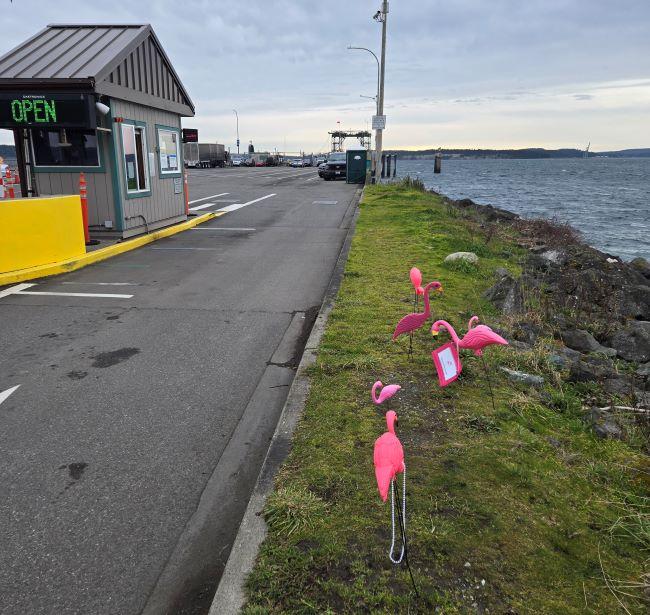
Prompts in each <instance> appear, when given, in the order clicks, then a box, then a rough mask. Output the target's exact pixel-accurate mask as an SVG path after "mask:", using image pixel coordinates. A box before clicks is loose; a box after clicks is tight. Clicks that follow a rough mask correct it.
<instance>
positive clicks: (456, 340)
mask: <svg viewBox="0 0 650 615" xmlns="http://www.w3.org/2000/svg"><path fill="white" fill-rule="evenodd" d="M433 326H434V327H435V328H436V331H437V330H438V329H439V328H440V327H444V328H445V329H447V331H449V335H451V339H452V340H454V343H455V344H456V346H458V344H459V343H460V338H459V337H458V334H457V333H456V330H455V329H454V328H453V327H452V326H451V325H450V324H449V323H448V322H447V321H446V320H437V321H436V322H435V323H434V325H433Z"/></svg>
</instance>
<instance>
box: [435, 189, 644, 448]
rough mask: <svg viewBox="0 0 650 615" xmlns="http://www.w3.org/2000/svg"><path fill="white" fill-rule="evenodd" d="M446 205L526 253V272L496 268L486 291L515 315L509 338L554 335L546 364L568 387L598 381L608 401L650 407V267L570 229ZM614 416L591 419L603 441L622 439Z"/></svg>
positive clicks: (530, 340) (487, 208) (528, 342)
mask: <svg viewBox="0 0 650 615" xmlns="http://www.w3.org/2000/svg"><path fill="white" fill-rule="evenodd" d="M446 201H447V203H448V204H449V205H451V206H454V207H456V208H458V209H460V210H462V211H464V212H466V214H467V215H468V217H471V218H473V219H475V220H476V221H477V222H478V223H479V225H480V226H481V227H482V229H483V231H484V233H485V235H486V237H487V240H488V241H489V240H490V238H491V237H492V236H494V235H495V233H497V232H499V231H501V230H504V229H505V228H510V229H513V230H515V231H516V233H515V236H516V237H517V241H518V243H519V245H520V246H521V247H522V248H525V250H526V252H525V257H524V258H523V262H521V269H522V271H521V274H520V275H517V276H515V275H513V274H512V273H511V272H509V271H507V270H505V269H498V270H497V271H495V284H494V285H493V286H492V287H490V288H489V289H488V290H487V291H486V293H485V297H486V298H487V299H489V300H490V301H491V302H492V303H493V304H494V305H495V306H496V307H497V308H498V309H499V310H500V311H501V312H502V313H503V314H505V315H507V316H509V317H510V318H509V319H508V320H509V321H510V322H511V323H512V325H511V331H508V332H507V334H509V335H510V339H514V341H515V343H516V344H522V345H523V346H524V347H531V346H532V345H534V344H535V343H536V341H537V340H538V338H540V337H548V336H549V335H550V334H552V335H553V336H554V337H555V338H556V340H557V343H556V344H554V345H553V346H552V347H550V348H549V351H550V355H549V359H550V361H551V363H552V364H554V365H555V366H556V367H557V368H558V369H562V370H566V372H567V374H568V376H567V377H568V379H569V380H570V381H573V382H590V381H593V382H597V383H599V384H600V385H601V386H602V390H603V391H604V393H605V395H609V396H614V397H617V398H625V399H627V400H629V403H631V404H634V407H635V408H648V407H650V386H649V385H650V383H649V382H648V381H649V380H650V263H649V262H648V261H647V260H645V259H643V258H637V259H634V260H633V261H632V262H629V263H627V262H624V261H622V260H621V259H620V258H618V257H615V256H612V255H610V254H605V253H603V252H600V251H599V250H596V249H595V248H592V247H590V246H588V245H586V244H585V243H583V242H582V241H581V240H580V237H579V234H578V233H577V231H575V229H573V228H572V227H570V226H568V225H564V224H557V223H555V222H553V221H545V220H525V219H523V218H521V217H519V216H518V215H517V214H514V213H512V212H509V211H506V210H503V209H499V208H497V207H493V206H491V205H478V204H476V203H474V202H473V201H471V200H470V199H463V200H460V201H451V200H449V199H447V200H446ZM612 408H616V406H612ZM596 415H598V416H597V418H596ZM615 415H616V412H615V410H609V411H607V412H605V411H602V410H599V411H598V412H595V411H592V412H591V414H589V415H588V416H587V417H586V418H587V420H588V421H589V422H590V423H591V424H592V425H593V426H594V430H595V431H596V433H597V434H598V435H599V436H602V437H621V434H622V432H623V430H622V428H621V427H620V425H618V424H617V423H616V419H615ZM646 416H647V415H646Z"/></svg>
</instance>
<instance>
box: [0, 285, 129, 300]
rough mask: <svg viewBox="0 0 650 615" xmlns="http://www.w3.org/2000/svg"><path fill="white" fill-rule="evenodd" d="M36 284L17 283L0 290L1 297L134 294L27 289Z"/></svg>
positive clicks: (100, 296) (118, 296) (105, 297)
mask: <svg viewBox="0 0 650 615" xmlns="http://www.w3.org/2000/svg"><path fill="white" fill-rule="evenodd" d="M32 286H36V284H16V286H11V287H10V288H7V289H5V290H3V291H2V292H0V298H1V297H8V296H10V295H34V296H39V297H99V298H102V299H131V297H133V295H116V294H108V293H107V294H101V293H57V292H47V291H36V290H35V291H31V290H25V289H26V288H31V287H32Z"/></svg>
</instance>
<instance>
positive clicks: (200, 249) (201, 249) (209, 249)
mask: <svg viewBox="0 0 650 615" xmlns="http://www.w3.org/2000/svg"><path fill="white" fill-rule="evenodd" d="M151 249H152V250H196V251H203V250H207V251H209V252H213V251H214V250H218V249H219V248H180V247H179V248H151Z"/></svg>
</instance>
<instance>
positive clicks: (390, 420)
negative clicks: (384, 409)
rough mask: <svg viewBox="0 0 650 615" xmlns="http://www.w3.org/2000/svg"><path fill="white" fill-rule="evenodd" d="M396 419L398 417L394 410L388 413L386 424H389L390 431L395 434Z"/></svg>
mask: <svg viewBox="0 0 650 615" xmlns="http://www.w3.org/2000/svg"><path fill="white" fill-rule="evenodd" d="M396 419H397V415H396V414H395V412H393V411H392V410H391V411H390V412H388V413H386V425H387V426H388V431H389V433H392V434H393V435H395V420H396Z"/></svg>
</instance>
